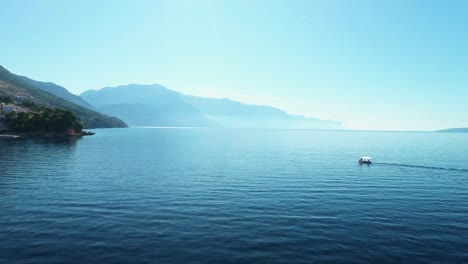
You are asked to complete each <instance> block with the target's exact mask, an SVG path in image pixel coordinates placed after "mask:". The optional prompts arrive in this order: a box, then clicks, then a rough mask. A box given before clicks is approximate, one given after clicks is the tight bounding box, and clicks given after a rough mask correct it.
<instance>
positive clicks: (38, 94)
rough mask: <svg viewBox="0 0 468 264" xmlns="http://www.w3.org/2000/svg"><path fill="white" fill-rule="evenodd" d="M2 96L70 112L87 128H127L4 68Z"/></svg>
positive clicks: (0, 76) (0, 82)
mask: <svg viewBox="0 0 468 264" xmlns="http://www.w3.org/2000/svg"><path fill="white" fill-rule="evenodd" d="M0 95H8V96H11V97H20V98H23V99H25V100H30V101H33V102H35V103H37V104H40V105H45V106H49V107H55V108H61V109H66V110H70V111H72V112H74V113H75V114H77V115H78V116H80V118H81V119H82V120H83V122H84V123H85V126H86V127H87V128H104V127H126V124H125V123H124V122H123V121H122V120H120V119H117V118H114V117H110V116H106V115H103V114H100V113H97V112H95V111H92V110H90V109H87V108H84V107H82V106H79V105H77V104H74V103H71V102H68V101H66V100H65V99H62V98H60V97H58V96H55V95H53V94H51V93H48V92H45V91H43V90H41V89H39V88H37V87H36V86H34V85H32V84H31V83H28V82H26V81H24V80H23V79H21V78H19V77H18V76H17V75H15V74H12V73H10V72H9V71H8V70H6V69H5V68H3V67H2V66H0Z"/></svg>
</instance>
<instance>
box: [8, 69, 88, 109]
mask: <svg viewBox="0 0 468 264" xmlns="http://www.w3.org/2000/svg"><path fill="white" fill-rule="evenodd" d="M17 76H18V77H19V78H20V79H22V80H23V81H25V82H27V83H29V84H31V85H33V86H35V87H37V88H39V89H41V90H43V91H46V92H48V93H51V94H53V95H56V96H58V97H60V98H62V99H65V100H67V101H68V102H71V103H74V104H77V105H81V106H83V107H85V108H88V109H91V110H94V109H93V106H92V105H90V104H89V103H88V102H86V101H85V100H83V98H81V97H79V96H78V95H74V94H72V93H70V92H69V91H68V90H67V89H65V88H64V87H62V86H59V85H57V84H55V83H52V82H40V81H36V80H33V79H30V78H28V77H26V76H19V75H17Z"/></svg>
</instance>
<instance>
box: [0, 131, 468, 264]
mask: <svg viewBox="0 0 468 264" xmlns="http://www.w3.org/2000/svg"><path fill="white" fill-rule="evenodd" d="M96 132H97V134H96V135H95V136H92V137H84V138H82V139H6V138H0V263H2V264H3V263H8V264H10V263H11V264H16V263H44V264H45V263H47V264H50V263H80V264H81V263H468V134H446V133H429V132H362V131H361V132H359V131H355V132H353V131H307V130H240V129H238V130H234V129H233V130H223V129H154V128H130V129H101V130H96ZM364 155H368V156H372V157H374V158H375V163H374V164H373V165H371V166H365V165H364V166H359V165H358V164H357V159H358V158H359V157H360V156H364Z"/></svg>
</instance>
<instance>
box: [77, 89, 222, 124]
mask: <svg viewBox="0 0 468 264" xmlns="http://www.w3.org/2000/svg"><path fill="white" fill-rule="evenodd" d="M81 97H82V98H84V99H85V100H86V101H88V102H89V103H91V104H92V105H94V106H95V107H96V109H98V110H99V111H101V112H103V113H106V114H109V115H113V116H117V117H119V118H122V119H123V120H125V122H127V123H128V124H129V125H134V126H191V127H193V126H197V127H211V126H214V125H215V123H214V122H212V121H210V120H208V119H207V118H205V117H204V116H203V114H201V113H200V112H199V111H198V110H197V109H196V108H195V107H193V106H191V105H190V104H188V103H186V102H185V101H184V100H183V98H182V96H181V95H180V94H178V93H176V92H173V91H171V90H169V89H167V88H165V87H163V86H161V85H138V84H130V85H123V86H118V87H107V88H103V89H100V90H98V91H94V90H90V91H86V92H84V93H83V94H81Z"/></svg>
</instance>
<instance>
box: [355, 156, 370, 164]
mask: <svg viewBox="0 0 468 264" xmlns="http://www.w3.org/2000/svg"><path fill="white" fill-rule="evenodd" d="M358 162H359V164H372V158H371V157H361V158H360V159H359V160H358Z"/></svg>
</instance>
